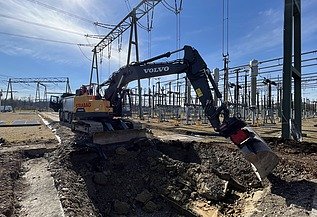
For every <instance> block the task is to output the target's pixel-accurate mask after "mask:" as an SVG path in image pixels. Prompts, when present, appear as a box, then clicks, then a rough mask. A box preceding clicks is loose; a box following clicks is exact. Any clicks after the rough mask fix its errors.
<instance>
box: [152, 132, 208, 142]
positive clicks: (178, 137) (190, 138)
mask: <svg viewBox="0 0 317 217" xmlns="http://www.w3.org/2000/svg"><path fill="white" fill-rule="evenodd" d="M157 137H158V138H159V139H162V140H164V141H171V140H179V141H183V142H189V141H202V140H204V139H206V138H204V137H200V136H189V135H183V134H178V133H174V134H170V135H162V136H157Z"/></svg>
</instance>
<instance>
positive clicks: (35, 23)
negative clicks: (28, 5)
mask: <svg viewBox="0 0 317 217" xmlns="http://www.w3.org/2000/svg"><path fill="white" fill-rule="evenodd" d="M0 17H4V18H7V19H12V20H17V21H20V22H24V23H28V24H32V25H36V26H41V27H45V28H49V29H54V30H58V31H63V32H67V33H71V34H76V35H80V36H84V35H85V34H83V33H79V32H75V31H71V30H67V29H62V28H58V27H54V26H49V25H45V24H42V23H37V22H32V21H27V20H23V19H20V18H16V17H11V16H8V15H5V14H0Z"/></svg>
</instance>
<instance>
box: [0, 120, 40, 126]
mask: <svg viewBox="0 0 317 217" xmlns="http://www.w3.org/2000/svg"><path fill="white" fill-rule="evenodd" d="M38 125H41V122H40V121H39V120H13V121H12V122H11V123H7V122H4V121H1V123H0V127H20V126H22V127H23V126H38Z"/></svg>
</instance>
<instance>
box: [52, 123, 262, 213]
mask: <svg viewBox="0 0 317 217" xmlns="http://www.w3.org/2000/svg"><path fill="white" fill-rule="evenodd" d="M57 132H58V133H59V135H60V136H61V137H62V140H63V142H62V144H61V147H60V148H58V149H57V150H56V151H55V152H53V153H52V154H50V156H49V160H50V171H51V172H52V174H53V177H54V179H55V185H56V187H57V189H58V191H59V194H60V198H61V202H62V205H63V207H64V210H65V212H66V214H68V215H71V216H76V215H79V214H80V215H93V216H98V215H101V216H109V215H110V216H115V215H120V214H124V215H137V216H147V215H151V216H153V215H154V216H167V215H176V214H184V213H187V215H192V213H191V212H192V211H193V209H191V208H190V207H191V205H192V204H195V203H196V202H197V201H199V202H202V203H204V205H205V207H204V209H206V206H209V205H211V206H213V207H218V208H219V209H221V206H222V205H221V203H223V202H224V201H226V200H227V198H228V197H230V194H231V190H236V191H246V190H247V189H249V188H250V187H254V186H259V185H260V182H259V181H258V180H257V179H256V176H255V175H254V173H253V171H252V169H251V167H250V165H249V164H248V162H246V161H245V160H244V158H243V157H242V155H241V153H240V152H238V150H232V149H230V150H228V149H227V148H226V147H225V146H221V145H214V144H203V143H194V142H192V143H184V142H179V141H174V142H172V141H171V142H163V141H160V140H148V139H144V140H138V141H131V142H130V143H129V144H122V145H120V146H107V147H105V148H103V152H104V154H105V155H106V157H107V159H106V160H103V159H102V158H101V157H100V156H99V155H98V154H97V152H96V151H94V150H93V148H87V144H89V140H88V139H86V138H84V137H82V136H76V135H74V134H73V133H72V132H70V130H69V129H67V128H65V127H61V128H59V129H57ZM95 149H98V148H97V147H95ZM232 151H233V152H232ZM211 206H210V209H212V207H211ZM213 209H214V208H213ZM195 211H196V210H195Z"/></svg>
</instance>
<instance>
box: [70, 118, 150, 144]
mask: <svg viewBox="0 0 317 217" xmlns="http://www.w3.org/2000/svg"><path fill="white" fill-rule="evenodd" d="M72 130H73V131H77V132H83V133H86V134H88V135H90V136H92V140H93V143H94V144H98V145H108V144H114V143H123V142H128V141H130V140H133V139H140V138H151V137H152V134H151V132H150V131H149V130H148V129H146V128H142V126H141V125H140V124H138V123H134V122H132V121H126V120H120V119H116V120H115V121H108V122H107V121H93V120H81V121H73V122H72Z"/></svg>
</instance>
